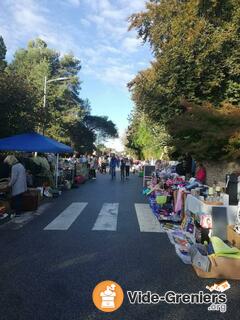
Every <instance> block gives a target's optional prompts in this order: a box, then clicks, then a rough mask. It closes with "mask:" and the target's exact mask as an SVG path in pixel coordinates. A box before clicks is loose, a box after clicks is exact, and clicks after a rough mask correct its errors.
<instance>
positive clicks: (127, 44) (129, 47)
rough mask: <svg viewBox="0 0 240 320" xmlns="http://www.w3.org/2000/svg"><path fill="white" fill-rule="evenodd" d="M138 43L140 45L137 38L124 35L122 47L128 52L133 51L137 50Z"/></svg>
mask: <svg viewBox="0 0 240 320" xmlns="http://www.w3.org/2000/svg"><path fill="white" fill-rule="evenodd" d="M140 45H141V42H140V40H139V39H137V38H133V37H126V38H125V39H124V40H123V43H122V48H123V49H124V50H126V51H127V52H129V53H133V52H136V51H137V50H138V48H139V46H140Z"/></svg>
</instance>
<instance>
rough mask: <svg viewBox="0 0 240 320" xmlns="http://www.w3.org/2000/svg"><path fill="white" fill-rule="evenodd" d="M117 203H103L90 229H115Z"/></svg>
mask: <svg viewBox="0 0 240 320" xmlns="http://www.w3.org/2000/svg"><path fill="white" fill-rule="evenodd" d="M118 208H119V204H118V203H104V205H103V207H102V209H101V211H100V213H99V215H98V217H97V220H96V222H95V224H94V226H93V228H92V230H107V231H116V230H117V219H118Z"/></svg>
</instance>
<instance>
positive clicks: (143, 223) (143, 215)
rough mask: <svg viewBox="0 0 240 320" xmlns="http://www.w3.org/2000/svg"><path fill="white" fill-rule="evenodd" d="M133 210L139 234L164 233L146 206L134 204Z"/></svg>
mask: <svg viewBox="0 0 240 320" xmlns="http://www.w3.org/2000/svg"><path fill="white" fill-rule="evenodd" d="M135 210H136V214H137V219H138V224H139V227H140V231H141V232H164V230H163V229H162V227H161V225H160V223H159V221H158V219H157V218H156V217H155V216H154V215H153V214H152V211H151V209H150V207H149V205H148V204H145V203H135Z"/></svg>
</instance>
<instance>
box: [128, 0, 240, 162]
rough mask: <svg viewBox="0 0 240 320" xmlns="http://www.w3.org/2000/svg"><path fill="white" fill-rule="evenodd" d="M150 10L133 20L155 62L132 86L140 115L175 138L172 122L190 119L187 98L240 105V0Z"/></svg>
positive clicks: (158, 4) (164, 1)
mask: <svg viewBox="0 0 240 320" xmlns="http://www.w3.org/2000/svg"><path fill="white" fill-rule="evenodd" d="M146 8H147V10H146V11H145V12H141V13H137V14H134V15H132V16H131V17H130V23H131V25H130V29H131V28H135V29H137V31H138V35H139V37H140V38H142V39H143V41H145V42H149V43H150V46H151V48H152V51H153V54H154V58H155V59H154V62H152V64H151V66H150V67H149V68H148V69H146V70H143V71H141V72H139V73H138V74H137V76H136V77H135V79H133V80H132V81H131V82H130V83H129V89H130V91H131V93H132V98H133V101H134V102H135V106H136V108H137V111H138V112H140V113H143V114H144V115H145V116H146V117H147V118H148V119H149V120H150V121H152V122H155V123H156V125H159V128H160V127H161V126H163V127H164V128H165V129H166V130H167V132H168V133H169V134H173V131H172V123H173V122H174V123H175V125H176V121H175V120H176V119H181V120H182V119H183V118H182V117H184V114H186V110H185V109H184V107H183V105H182V104H181V101H182V100H183V99H184V100H187V101H189V102H192V103H195V104H198V105H199V106H204V105H205V104H206V103H207V104H208V103H211V104H212V105H213V106H214V107H216V108H219V107H220V108H221V106H223V105H224V104H226V103H231V104H233V105H236V106H239V104H240V84H239V83H240V68H239V65H240V53H239V49H238V48H239V45H240V33H239V27H240V7H239V1H238V0H224V1H223V0H210V1H206V0H198V1H196V0H185V1H183V0H161V1H148V2H147V4H146ZM204 110H205V109H204V108H203V109H202V112H204ZM239 110H240V109H239ZM186 116H187V114H186ZM221 116H223V115H221ZM179 126H180V127H181V122H178V127H179ZM174 137H176V136H175V135H174ZM190 140H191V135H190ZM172 141H173V139H172ZM219 147H220V149H221V145H219ZM206 156H207V155H206Z"/></svg>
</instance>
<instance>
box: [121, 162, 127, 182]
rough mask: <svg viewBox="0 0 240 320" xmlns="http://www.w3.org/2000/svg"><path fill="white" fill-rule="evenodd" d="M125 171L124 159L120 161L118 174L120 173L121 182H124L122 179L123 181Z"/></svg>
mask: <svg viewBox="0 0 240 320" xmlns="http://www.w3.org/2000/svg"><path fill="white" fill-rule="evenodd" d="M125 169H126V163H125V159H124V158H122V159H121V160H120V172H121V180H122V181H124V179H125Z"/></svg>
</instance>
